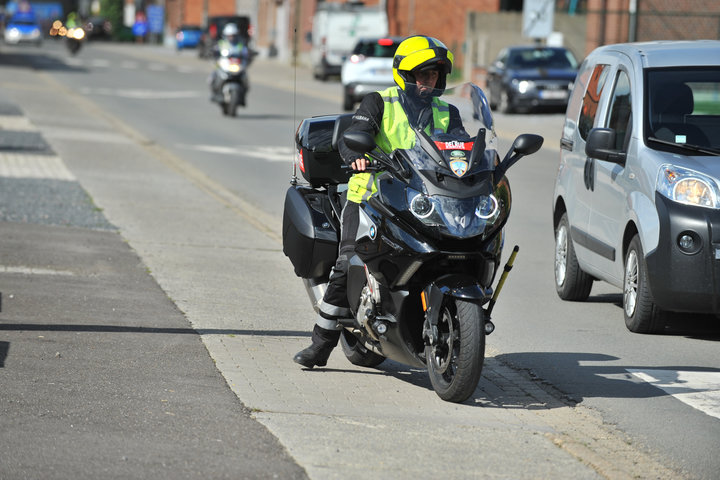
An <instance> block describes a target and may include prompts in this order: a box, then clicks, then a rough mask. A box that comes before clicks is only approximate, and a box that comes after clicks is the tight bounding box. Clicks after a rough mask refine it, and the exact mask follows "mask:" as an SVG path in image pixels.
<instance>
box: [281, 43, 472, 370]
mask: <svg viewBox="0 0 720 480" xmlns="http://www.w3.org/2000/svg"><path fill="white" fill-rule="evenodd" d="M452 63H453V54H452V52H450V51H449V50H448V49H447V47H446V46H445V45H444V44H443V43H442V42H440V41H439V40H437V39H435V38H432V37H428V36H424V35H416V36H411V37H408V38H406V39H405V40H403V41H402V42H401V43H400V45H398V48H397V50H396V51H395V55H394V57H393V79H394V80H395V84H396V86H394V87H390V88H387V89H385V90H383V91H380V92H373V93H370V94H368V95H366V96H365V97H364V98H363V99H362V101H361V102H360V106H359V107H358V109H357V111H356V112H355V114H354V115H353V117H352V122H351V124H350V126H349V127H348V129H347V131H364V132H367V133H369V134H371V135H372V136H374V137H375V142H376V143H377V145H378V147H380V148H381V149H382V150H383V151H384V152H385V153H390V152H392V151H393V150H395V149H398V148H410V147H412V145H413V143H414V139H415V133H414V132H413V131H412V128H411V126H417V127H419V128H422V129H424V130H425V131H426V132H427V133H436V132H438V130H439V131H441V132H452V133H456V134H460V135H462V136H467V137H468V138H469V135H467V133H466V132H465V129H464V127H463V125H462V120H461V119H460V113H459V112H458V109H457V108H456V107H455V106H453V105H450V104H448V103H445V102H443V101H441V100H439V99H438V98H437V97H438V96H440V95H442V93H443V92H444V90H445V86H446V80H447V75H448V74H449V73H450V72H451V71H452ZM338 148H339V151H340V156H341V157H342V158H343V160H344V161H345V162H346V163H347V164H348V165H350V167H351V168H352V169H353V170H355V171H356V172H357V173H354V174H353V175H352V177H350V180H349V181H348V192H347V202H346V204H345V206H344V208H343V211H342V215H341V224H342V226H341V231H340V246H339V255H338V258H337V261H336V263H335V266H334V267H333V269H332V271H331V272H330V278H329V282H328V286H327V290H326V292H325V295H324V296H323V299H322V301H321V303H320V305H319V312H318V317H317V320H316V323H315V326H314V327H313V331H312V344H311V345H310V346H309V347H307V348H305V349H304V350H301V351H300V352H298V353H297V354H295V356H294V357H293V361H295V363H299V364H300V365H302V366H304V367H306V368H313V367H314V366H316V365H317V366H320V367H323V366H325V365H327V360H328V358H329V357H330V353H331V352H332V350H333V348H335V346H337V343H338V341H339V339H340V334H341V332H342V326H341V325H339V324H338V319H342V318H349V317H350V316H351V312H350V308H349V304H348V301H347V295H346V284H347V265H348V260H349V258H350V257H351V256H352V255H353V253H354V251H355V236H356V233H357V229H358V223H359V205H360V203H361V202H362V201H363V200H365V199H367V198H369V197H370V196H371V195H372V194H373V193H375V191H376V190H377V187H376V185H375V177H376V175H377V174H378V173H376V174H374V175H373V174H372V173H370V172H366V171H365V170H366V168H367V166H369V165H370V159H369V158H367V157H366V156H364V155H363V154H362V153H357V152H354V151H353V150H351V149H350V148H348V147H347V146H346V145H345V143H344V142H343V141H342V140H340V142H339V146H338Z"/></svg>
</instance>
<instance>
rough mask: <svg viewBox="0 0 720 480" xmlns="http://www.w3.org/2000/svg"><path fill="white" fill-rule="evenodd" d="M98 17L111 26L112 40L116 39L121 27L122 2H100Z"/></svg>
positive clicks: (118, 0)
mask: <svg viewBox="0 0 720 480" xmlns="http://www.w3.org/2000/svg"><path fill="white" fill-rule="evenodd" d="M100 15H101V16H103V17H105V18H106V19H107V20H108V21H109V22H110V23H111V24H112V28H113V38H117V35H118V34H119V33H120V31H121V30H122V27H123V24H122V22H123V0H100Z"/></svg>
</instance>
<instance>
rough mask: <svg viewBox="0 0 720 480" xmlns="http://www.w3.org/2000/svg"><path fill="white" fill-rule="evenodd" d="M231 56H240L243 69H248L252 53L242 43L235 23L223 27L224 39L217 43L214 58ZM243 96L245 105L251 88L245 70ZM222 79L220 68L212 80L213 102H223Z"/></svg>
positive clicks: (242, 102) (214, 48)
mask: <svg viewBox="0 0 720 480" xmlns="http://www.w3.org/2000/svg"><path fill="white" fill-rule="evenodd" d="M229 56H240V58H241V61H242V65H243V68H245V67H247V65H248V63H249V62H250V51H249V50H248V48H247V46H246V45H245V44H244V43H243V42H242V40H241V38H240V30H239V29H238V27H237V25H235V24H234V23H228V24H227V25H225V26H224V27H223V30H222V37H221V38H220V39H219V40H218V41H217V44H215V46H214V47H213V57H214V58H215V59H218V58H219V57H229ZM241 82H242V87H243V88H242V91H243V95H242V97H241V98H240V105H243V106H244V105H245V96H246V95H247V91H248V89H249V88H250V86H249V85H248V81H247V75H246V74H245V72H244V70H243V75H242V77H241ZM222 83H223V80H222V77H221V75H220V73H219V72H218V68H215V70H213V72H212V77H211V78H210V91H211V95H212V97H211V100H212V101H216V102H221V101H222V91H221V89H222Z"/></svg>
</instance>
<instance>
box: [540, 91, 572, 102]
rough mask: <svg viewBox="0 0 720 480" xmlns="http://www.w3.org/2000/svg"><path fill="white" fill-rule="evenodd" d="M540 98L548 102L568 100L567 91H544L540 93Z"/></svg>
mask: <svg viewBox="0 0 720 480" xmlns="http://www.w3.org/2000/svg"><path fill="white" fill-rule="evenodd" d="M540 98H544V99H546V100H560V99H565V98H567V91H566V90H542V91H541V92H540Z"/></svg>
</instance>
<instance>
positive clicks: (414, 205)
mask: <svg viewBox="0 0 720 480" xmlns="http://www.w3.org/2000/svg"><path fill="white" fill-rule="evenodd" d="M410 210H411V211H412V213H413V215H415V216H416V217H418V218H427V217H428V216H430V214H431V213H432V212H433V204H432V202H431V201H430V200H429V199H428V198H427V197H426V196H424V195H421V194H417V195H415V196H414V197H413V199H412V200H411V201H410Z"/></svg>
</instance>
